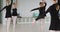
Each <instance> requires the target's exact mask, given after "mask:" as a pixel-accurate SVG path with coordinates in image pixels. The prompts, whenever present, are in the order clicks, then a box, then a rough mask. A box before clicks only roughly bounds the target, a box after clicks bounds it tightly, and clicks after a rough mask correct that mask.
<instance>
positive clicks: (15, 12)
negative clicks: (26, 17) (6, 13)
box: [12, 8, 17, 16]
mask: <svg viewBox="0 0 60 32" xmlns="http://www.w3.org/2000/svg"><path fill="white" fill-rule="evenodd" d="M12 10H13V12H12V16H17V8H14V9H12Z"/></svg>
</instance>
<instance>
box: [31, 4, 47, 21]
mask: <svg viewBox="0 0 60 32" xmlns="http://www.w3.org/2000/svg"><path fill="white" fill-rule="evenodd" d="M46 5H47V4H46V3H45V6H44V7H39V8H35V9H32V10H31V11H34V10H39V16H38V17H37V18H36V19H35V20H36V21H37V20H39V19H40V16H41V15H42V14H44V13H45V8H46ZM44 16H46V15H44ZM41 18H44V17H41Z"/></svg>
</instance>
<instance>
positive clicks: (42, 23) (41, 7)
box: [31, 0, 47, 31]
mask: <svg viewBox="0 0 60 32" xmlns="http://www.w3.org/2000/svg"><path fill="white" fill-rule="evenodd" d="M46 5H47V4H46V2H45V1H44V0H42V2H40V3H39V6H40V7H38V8H35V9H32V10H31V11H35V10H39V16H38V17H37V18H36V19H35V20H34V21H33V22H32V23H33V24H34V23H35V22H36V21H37V20H40V22H41V26H40V29H41V31H43V28H44V26H45V25H44V24H45V16H46V15H44V16H43V17H40V16H41V15H42V14H44V13H45V9H46Z"/></svg>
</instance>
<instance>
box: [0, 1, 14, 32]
mask: <svg viewBox="0 0 60 32" xmlns="http://www.w3.org/2000/svg"><path fill="white" fill-rule="evenodd" d="M10 1H11V3H10ZM12 3H13V0H6V6H5V7H4V8H3V9H1V10H0V11H2V10H4V9H6V16H5V18H6V19H7V32H9V26H10V22H11V7H12Z"/></svg>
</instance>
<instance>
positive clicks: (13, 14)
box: [12, 3, 17, 29]
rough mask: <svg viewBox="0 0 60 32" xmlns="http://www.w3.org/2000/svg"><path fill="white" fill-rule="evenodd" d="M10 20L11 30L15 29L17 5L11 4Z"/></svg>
mask: <svg viewBox="0 0 60 32" xmlns="http://www.w3.org/2000/svg"><path fill="white" fill-rule="evenodd" d="M12 11H13V12H12V19H13V29H14V28H15V24H16V20H17V4H16V3H13V5H12Z"/></svg>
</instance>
